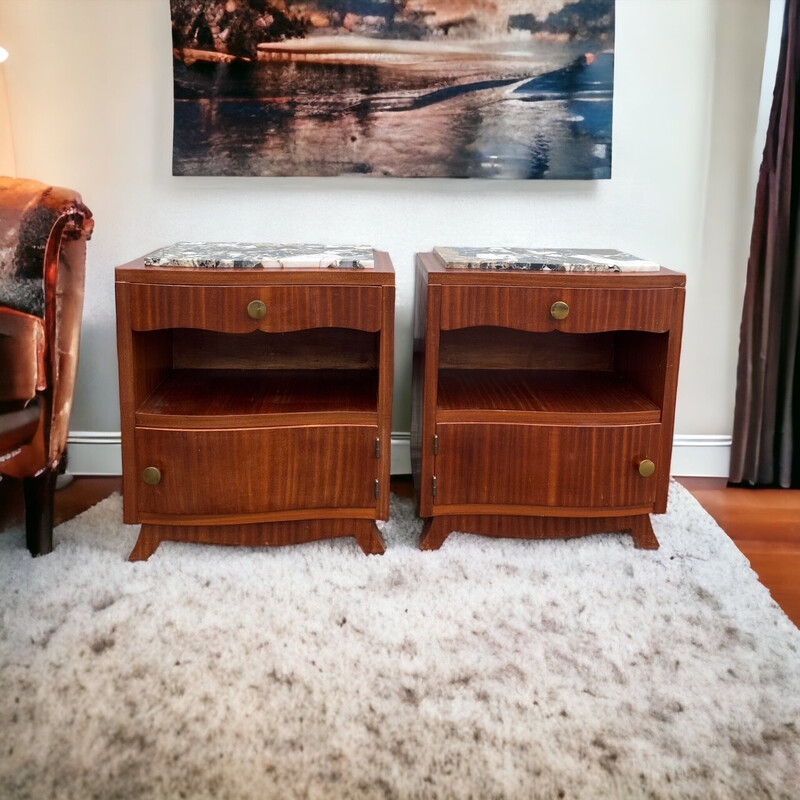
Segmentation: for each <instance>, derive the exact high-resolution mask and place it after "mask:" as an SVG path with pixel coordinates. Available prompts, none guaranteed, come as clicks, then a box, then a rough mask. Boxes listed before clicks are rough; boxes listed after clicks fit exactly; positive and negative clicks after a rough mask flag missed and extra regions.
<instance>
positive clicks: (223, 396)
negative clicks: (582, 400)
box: [116, 252, 395, 560]
mask: <svg viewBox="0 0 800 800" xmlns="http://www.w3.org/2000/svg"><path fill="white" fill-rule="evenodd" d="M375 256H376V257H375V268H374V269H297V268H286V269H200V268H183V267H180V268H173V267H150V266H148V267H145V266H144V263H143V259H139V260H138V261H134V262H132V263H131V264H128V265H126V266H123V267H119V268H117V270H116V295H117V336H118V351H119V379H120V405H121V424H122V456H123V497H124V520H125V522H128V523H142V528H141V532H140V534H139V539H138V541H137V543H136V546H135V548H134V550H133V552H132V553H131V560H139V559H146V558H148V557H149V556H150V555H151V554H152V553H153V551H154V550H155V549H156V547H158V545H159V543H160V542H162V541H166V540H172V541H183V542H207V543H212V544H239V545H283V544H292V543H297V542H306V541H312V540H315V539H324V538H333V537H339V536H355V537H356V539H357V540H358V543H359V545H360V546H361V547H362V549H363V550H364V552H365V553H382V552H383V551H384V544H383V541H382V539H381V536H380V533H379V532H378V529H377V526H376V525H375V520H376V519H388V516H389V470H390V441H391V416H392V380H393V369H392V363H393V355H394V291H395V290H394V270H393V268H392V264H391V261H390V259H389V256H388V255H387V254H386V253H380V252H376V254H375Z"/></svg>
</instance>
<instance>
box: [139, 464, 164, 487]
mask: <svg viewBox="0 0 800 800" xmlns="http://www.w3.org/2000/svg"><path fill="white" fill-rule="evenodd" d="M142 480H143V481H144V482H145V483H146V484H147V485H148V486H156V485H157V484H159V483H161V470H160V469H159V468H158V467H145V469H144V471H143V472H142Z"/></svg>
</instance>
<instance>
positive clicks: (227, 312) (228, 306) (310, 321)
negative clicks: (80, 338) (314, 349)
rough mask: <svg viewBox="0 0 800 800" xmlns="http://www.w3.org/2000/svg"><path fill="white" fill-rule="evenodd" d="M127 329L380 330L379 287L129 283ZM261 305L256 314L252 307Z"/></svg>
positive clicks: (228, 330) (277, 331)
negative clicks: (129, 307)
mask: <svg viewBox="0 0 800 800" xmlns="http://www.w3.org/2000/svg"><path fill="white" fill-rule="evenodd" d="M130 292H131V295H130V296H131V327H132V328H133V329H134V330H137V331H152V330H159V329H161V328H199V329H203V330H210V331H219V332H222V333H249V332H251V331H256V330H259V331H268V332H274V333H280V332H282V331H295V330H302V329H306V328H331V327H336V328H353V329H356V330H362V331H377V330H379V329H380V326H381V304H380V300H381V290H380V287H379V286H302V285H300V286H173V285H169V284H150V283H144V284H133V285H131V287H130ZM254 303H255V304H263V306H262V308H261V311H262V312H263V313H262V314H261V315H260V316H256V317H255V318H254V317H253V316H251V313H258V309H254V307H253V305H252V304H254Z"/></svg>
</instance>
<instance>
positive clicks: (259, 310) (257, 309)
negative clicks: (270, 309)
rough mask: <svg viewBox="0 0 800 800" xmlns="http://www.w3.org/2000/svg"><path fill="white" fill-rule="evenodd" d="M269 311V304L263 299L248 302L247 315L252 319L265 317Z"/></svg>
mask: <svg viewBox="0 0 800 800" xmlns="http://www.w3.org/2000/svg"><path fill="white" fill-rule="evenodd" d="M266 313H267V304H266V303H264V302H262V301H261V300H251V301H250V302H249V303H248V304H247V316H248V317H250V319H263V318H264V317H265V316H266Z"/></svg>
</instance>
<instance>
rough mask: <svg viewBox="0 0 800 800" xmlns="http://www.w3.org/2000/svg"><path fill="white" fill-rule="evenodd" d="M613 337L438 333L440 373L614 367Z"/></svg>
mask: <svg viewBox="0 0 800 800" xmlns="http://www.w3.org/2000/svg"><path fill="white" fill-rule="evenodd" d="M615 344H616V341H615V335H614V334H613V333H596V334H583V335H581V336H572V335H569V334H564V333H562V332H561V331H551V332H549V333H531V332H530V331H521V330H513V329H512V328H498V327H490V326H476V327H473V328H458V329H456V330H451V331H441V337H440V341H439V367H440V368H442V369H567V370H569V369H591V370H610V369H612V368H613V366H614V350H615Z"/></svg>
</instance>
